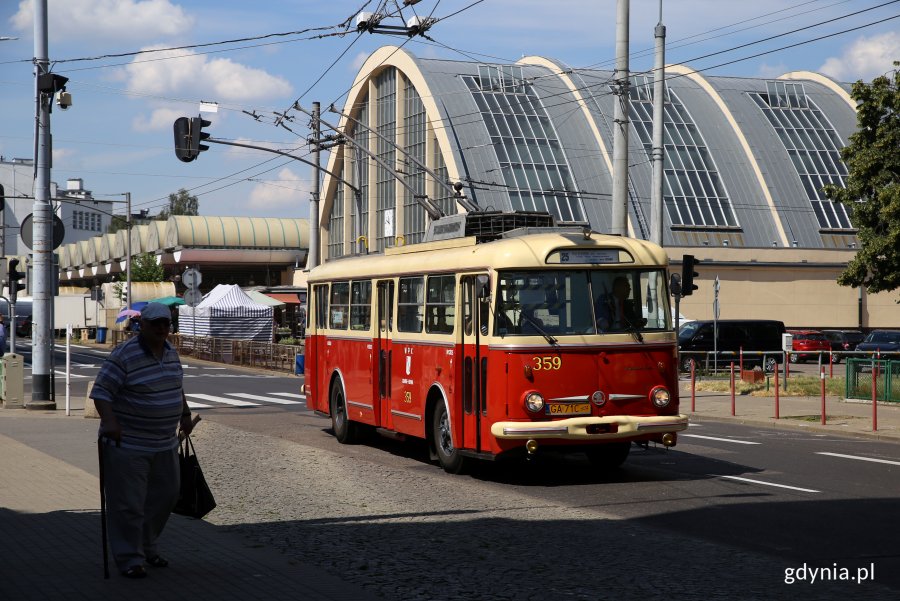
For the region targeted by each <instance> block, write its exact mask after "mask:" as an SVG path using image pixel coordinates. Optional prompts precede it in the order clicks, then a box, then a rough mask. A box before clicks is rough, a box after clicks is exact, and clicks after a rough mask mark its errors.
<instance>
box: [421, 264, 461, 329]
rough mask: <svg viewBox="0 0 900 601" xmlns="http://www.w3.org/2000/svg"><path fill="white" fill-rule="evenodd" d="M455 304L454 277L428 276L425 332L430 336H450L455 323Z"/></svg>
mask: <svg viewBox="0 0 900 601" xmlns="http://www.w3.org/2000/svg"><path fill="white" fill-rule="evenodd" d="M455 303H456V276H452V275H439V276H430V277H429V278H428V294H427V296H426V302H425V315H426V316H427V319H426V321H425V331H426V332H428V333H432V334H452V333H453V325H454V322H455V321H456V308H455Z"/></svg>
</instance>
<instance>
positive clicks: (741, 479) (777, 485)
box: [719, 476, 822, 493]
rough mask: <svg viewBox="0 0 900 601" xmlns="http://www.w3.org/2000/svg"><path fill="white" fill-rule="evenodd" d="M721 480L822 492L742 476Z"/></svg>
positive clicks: (816, 491)
mask: <svg viewBox="0 0 900 601" xmlns="http://www.w3.org/2000/svg"><path fill="white" fill-rule="evenodd" d="M719 478H728V479H729V480H739V481H740V482H749V483H751V484H761V485H763V486H775V487H777V488H787V489H789V490H799V491H800V492H814V493H819V492H822V491H820V490H813V489H811V488H800V487H799V486H787V485H786V484H775V483H774V482H763V481H762V480H751V479H750V478H741V477H740V476H719Z"/></svg>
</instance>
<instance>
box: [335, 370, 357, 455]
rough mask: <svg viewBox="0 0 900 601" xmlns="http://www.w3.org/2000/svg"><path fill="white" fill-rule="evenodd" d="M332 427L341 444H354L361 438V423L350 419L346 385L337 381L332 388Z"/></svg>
mask: <svg viewBox="0 0 900 601" xmlns="http://www.w3.org/2000/svg"><path fill="white" fill-rule="evenodd" d="M330 408H331V429H332V431H333V432H334V437H335V438H337V441H338V442H339V443H341V444H353V443H355V442H356V441H357V440H358V439H359V424H355V423H353V422H352V421H350V416H349V415H348V414H347V399H346V398H344V387H343V386H341V383H340V382H335V383H334V386H333V387H332V389H331V405H330Z"/></svg>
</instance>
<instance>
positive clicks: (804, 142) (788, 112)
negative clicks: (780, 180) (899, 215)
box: [750, 81, 853, 230]
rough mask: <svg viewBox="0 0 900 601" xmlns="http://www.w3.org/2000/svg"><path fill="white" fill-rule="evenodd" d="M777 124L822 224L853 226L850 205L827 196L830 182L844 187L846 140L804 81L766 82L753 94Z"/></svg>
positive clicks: (840, 227)
mask: <svg viewBox="0 0 900 601" xmlns="http://www.w3.org/2000/svg"><path fill="white" fill-rule="evenodd" d="M750 97H751V98H753V100H754V101H755V102H756V104H757V106H759V108H760V110H761V111H762V112H763V114H764V115H765V116H766V119H768V121H769V124H771V125H772V127H773V128H775V132H776V133H777V134H778V138H779V139H780V140H781V143H782V144H783V145H784V149H785V150H786V151H787V153H788V156H790V157H791V161H792V162H793V163H794V168H795V169H796V170H797V175H799V176H800V180H801V181H802V182H803V187H804V188H805V189H806V196H807V198H808V199H809V202H810V204H811V205H812V209H813V212H814V213H815V214H816V220H817V221H818V223H819V228H821V229H822V230H852V229H853V224H852V223H851V222H850V216H849V215H848V214H847V208H846V207H845V206H844V205H842V204H840V203H835V202H832V201H831V200H829V199H828V198H826V197H825V195H824V194H823V193H822V188H823V187H824V186H825V185H827V184H835V185H837V186H841V187H844V181H845V180H846V179H847V167H846V166H845V165H844V163H843V162H842V161H841V149H842V148H843V147H844V142H843V140H841V137H840V136H839V135H838V133H837V131H836V130H835V129H834V127H833V126H832V125H831V123H830V122H829V121H828V119H827V118H826V117H825V115H824V113H822V111H821V110H819V107H817V106H816V104H815V103H814V102H813V101H812V100H810V99H809V97H808V96H807V95H806V91H805V89H804V87H803V84H802V83H796V82H785V81H768V82H766V93H765V94H756V93H754V94H750Z"/></svg>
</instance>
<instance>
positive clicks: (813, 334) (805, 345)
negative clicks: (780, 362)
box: [788, 330, 831, 363]
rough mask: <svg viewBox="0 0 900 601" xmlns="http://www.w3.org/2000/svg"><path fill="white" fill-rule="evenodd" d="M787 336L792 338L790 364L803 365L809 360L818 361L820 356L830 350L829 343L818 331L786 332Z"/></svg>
mask: <svg viewBox="0 0 900 601" xmlns="http://www.w3.org/2000/svg"><path fill="white" fill-rule="evenodd" d="M788 334H791V335H793V337H794V346H793V348H794V352H793V353H791V363H803V362H804V361H808V360H810V359H812V360H813V361H818V359H819V357H820V356H823V355H824V354H825V353H827V352H828V351H830V350H831V343H830V342H828V339H827V338H825V334H823V333H822V332H820V331H818V330H788Z"/></svg>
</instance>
